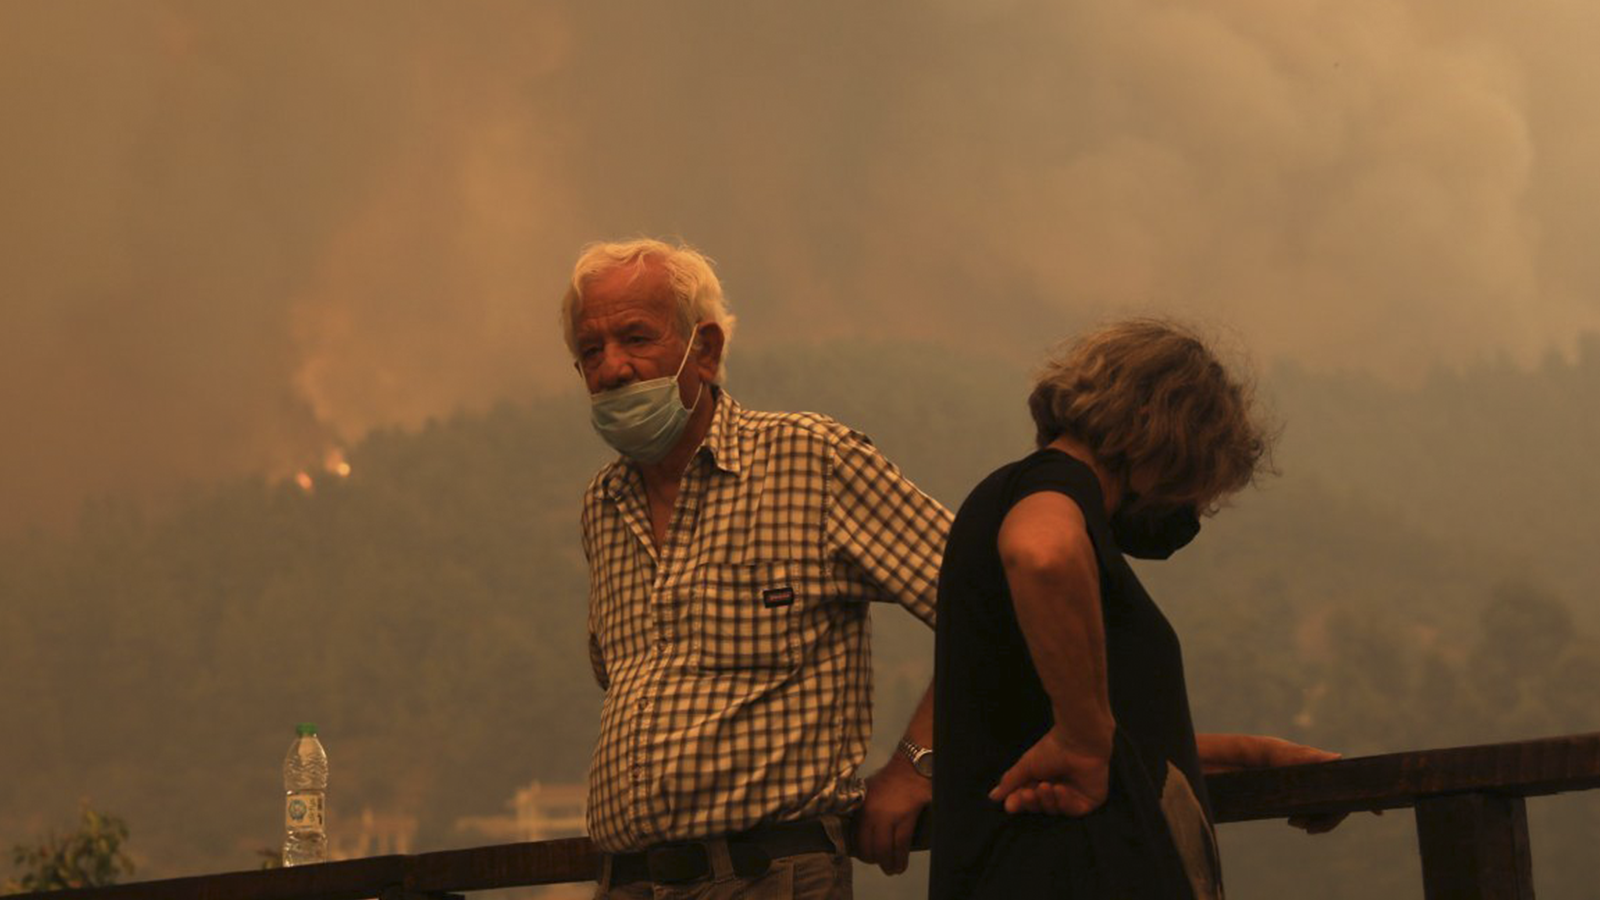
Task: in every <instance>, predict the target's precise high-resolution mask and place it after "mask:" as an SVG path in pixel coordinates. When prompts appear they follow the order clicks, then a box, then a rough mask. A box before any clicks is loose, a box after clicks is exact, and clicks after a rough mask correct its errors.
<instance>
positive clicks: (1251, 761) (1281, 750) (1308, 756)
mask: <svg viewBox="0 0 1600 900" xmlns="http://www.w3.org/2000/svg"><path fill="white" fill-rule="evenodd" d="M1194 739H1195V744H1196V745H1197V748H1198V749H1199V751H1200V770H1201V771H1202V772H1204V773H1205V774H1207V775H1213V774H1215V773H1217V772H1233V771H1236V770H1238V769H1265V768H1271V767H1274V766H1301V765H1305V764H1307V763H1319V762H1332V761H1333V760H1336V759H1338V758H1339V754H1337V753H1334V752H1332V751H1329V750H1319V749H1317V748H1316V747H1308V746H1306V745H1305V744H1296V743H1295V742H1294V741H1286V740H1284V739H1283V738H1275V737H1264V736H1262V735H1256V734H1197V735H1195V736H1194Z"/></svg>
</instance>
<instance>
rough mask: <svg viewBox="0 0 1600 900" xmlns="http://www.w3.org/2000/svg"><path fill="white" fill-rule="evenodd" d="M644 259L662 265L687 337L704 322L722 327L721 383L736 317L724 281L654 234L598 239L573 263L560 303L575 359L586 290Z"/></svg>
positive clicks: (707, 264) (686, 250)
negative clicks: (599, 279)
mask: <svg viewBox="0 0 1600 900" xmlns="http://www.w3.org/2000/svg"><path fill="white" fill-rule="evenodd" d="M645 260H652V261H654V262H656V263H659V264H660V266H661V268H662V270H663V271H664V272H666V274H667V283H668V284H670V285H671V286H672V294H673V296H674V297H676V298H677V300H678V328H679V331H680V333H681V334H683V336H684V337H686V338H687V337H688V336H689V334H690V332H691V331H692V330H693V329H694V326H695V325H696V324H698V323H700V322H715V323H716V324H717V325H718V326H719V327H721V329H722V359H721V360H719V361H718V362H717V378H716V383H717V384H721V383H722V382H723V380H724V379H725V378H726V376H727V363H726V360H727V358H728V344H729V343H731V342H732V340H733V326H734V322H735V321H736V320H735V318H734V316H733V314H732V313H730V312H728V303H727V300H726V299H724V298H723V296H722V282H720V281H718V280H717V274H716V273H715V272H713V271H712V270H711V260H709V259H707V258H706V257H705V256H704V255H703V254H701V253H700V252H699V251H698V250H695V249H694V248H693V247H690V246H688V245H687V244H679V245H676V246H674V245H672V244H668V243H666V242H665V241H658V240H654V239H652V238H639V239H637V240H632V241H620V242H612V241H597V242H595V243H593V244H589V245H588V246H586V247H584V248H583V250H582V252H580V253H579V254H578V262H577V264H575V265H574V266H573V267H572V281H571V283H570V284H568V285H567V292H566V295H565V296H564V297H563V298H562V301H561V334H562V336H563V337H565V338H566V341H567V350H568V351H569V352H571V353H572V356H573V358H574V359H576V358H577V355H578V343H577V335H576V334H574V333H573V326H574V324H575V323H576V322H577V320H578V313H579V312H580V311H581V310H582V309H583V291H584V288H585V286H586V285H588V284H589V283H590V282H591V281H593V280H594V279H595V278H596V277H597V276H600V275H604V274H605V273H607V272H610V271H612V270H614V269H620V268H624V267H628V266H637V265H639V264H640V263H642V262H644V261H645Z"/></svg>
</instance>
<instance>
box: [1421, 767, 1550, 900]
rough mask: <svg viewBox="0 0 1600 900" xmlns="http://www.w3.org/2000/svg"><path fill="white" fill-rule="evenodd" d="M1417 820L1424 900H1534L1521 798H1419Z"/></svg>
mask: <svg viewBox="0 0 1600 900" xmlns="http://www.w3.org/2000/svg"><path fill="white" fill-rule="evenodd" d="M1416 816H1417V848H1418V850H1419V851H1420V852H1421V855H1422V891H1423V896H1424V897H1426V898H1427V900H1533V859H1532V856H1531V855H1530V853H1529V851H1528V816H1527V812H1526V810H1525V808H1524V805H1523V801H1522V798H1521V797H1509V796H1505V795H1502V794H1491V793H1469V794H1446V795H1442V796H1435V797H1419V798H1417V803H1416Z"/></svg>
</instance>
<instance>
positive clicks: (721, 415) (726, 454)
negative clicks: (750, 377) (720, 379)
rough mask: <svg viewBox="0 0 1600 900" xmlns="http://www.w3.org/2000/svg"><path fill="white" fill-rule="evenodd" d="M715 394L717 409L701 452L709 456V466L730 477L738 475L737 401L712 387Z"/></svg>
mask: <svg viewBox="0 0 1600 900" xmlns="http://www.w3.org/2000/svg"><path fill="white" fill-rule="evenodd" d="M711 389H712V390H713V391H715V392H716V398H717V409H716V411H715V412H714V413H712V415H711V428H710V430H708V431H707V432H706V440H705V443H703V444H701V445H700V448H701V450H703V451H704V452H706V453H709V454H711V464H712V465H714V466H716V467H717V468H719V469H721V470H722V471H724V472H727V473H729V474H732V475H737V474H739V418H740V414H741V409H740V406H739V403H738V401H736V400H734V399H733V397H732V396H731V395H730V394H729V393H728V392H727V391H725V390H723V389H722V388H719V387H717V386H716V385H712V387H711Z"/></svg>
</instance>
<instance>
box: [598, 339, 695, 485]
mask: <svg viewBox="0 0 1600 900" xmlns="http://www.w3.org/2000/svg"><path fill="white" fill-rule="evenodd" d="M693 352H694V337H693V335H691V336H690V338H689V347H688V349H687V350H685V351H684V353H683V361H682V362H679V363H678V371H676V372H674V373H673V374H671V375H668V376H664V377H661V378H652V379H650V380H649V381H637V382H634V383H633V384H625V385H623V386H622V387H619V388H613V389H611V390H609V391H601V392H600V393H598V394H591V395H590V396H589V421H590V423H592V424H593V425H594V430H595V431H597V432H599V434H600V437H601V438H603V439H604V440H605V442H606V443H608V444H610V445H611V446H612V448H613V449H615V450H616V451H617V452H618V453H621V454H622V455H623V456H626V457H628V458H629V459H631V460H634V461H636V462H642V463H658V462H660V461H662V460H663V459H666V457H667V454H668V453H670V452H671V451H672V448H673V446H674V445H676V444H677V443H678V438H680V437H682V436H683V429H684V428H685V427H687V426H688V424H689V414H690V413H691V412H693V408H692V407H686V406H684V405H683V399H682V398H681V397H680V396H679V395H678V376H679V375H682V374H683V367H684V366H685V365H687V364H688V362H689V355H690V354H691V353H693ZM703 388H704V385H702V389H703ZM702 392H703V391H702ZM694 402H695V406H699V405H700V395H699V394H696V395H695V401H694Z"/></svg>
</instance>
